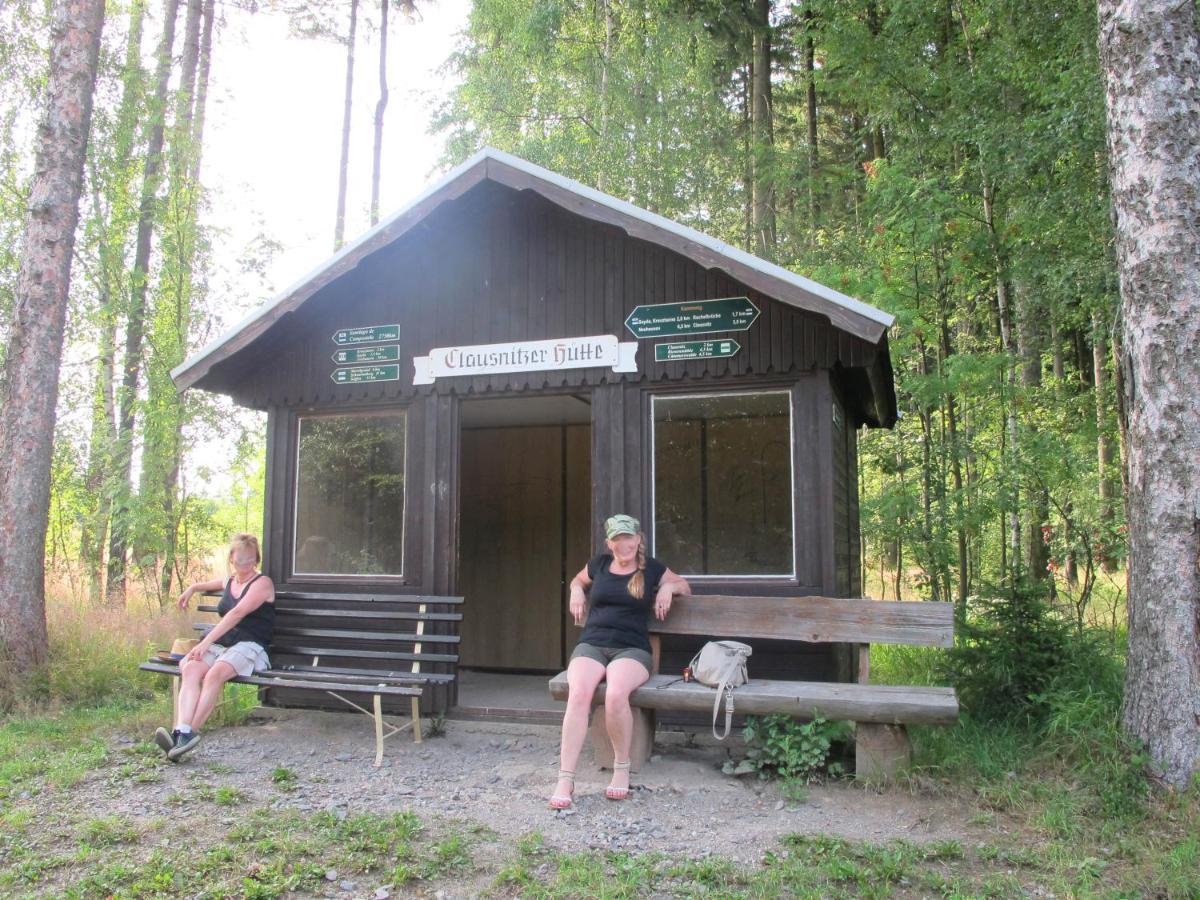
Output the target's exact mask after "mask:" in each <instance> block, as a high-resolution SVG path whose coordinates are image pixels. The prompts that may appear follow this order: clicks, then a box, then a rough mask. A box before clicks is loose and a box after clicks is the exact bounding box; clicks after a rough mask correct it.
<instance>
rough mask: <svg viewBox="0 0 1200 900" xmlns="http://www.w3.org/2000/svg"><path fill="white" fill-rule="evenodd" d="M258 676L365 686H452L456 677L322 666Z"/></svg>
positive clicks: (268, 671) (273, 669) (279, 670)
mask: <svg viewBox="0 0 1200 900" xmlns="http://www.w3.org/2000/svg"><path fill="white" fill-rule="evenodd" d="M256 674H259V675H264V676H270V677H272V678H291V677H293V676H296V677H299V678H311V679H314V680H317V681H323V680H325V681H339V680H345V681H353V682H361V683H364V684H372V683H374V682H375V681H376V680H382V681H385V682H386V681H399V682H412V683H418V682H419V683H421V684H427V683H428V684H450V683H451V682H453V681H454V676H453V675H450V674H448V673H437V672H396V671H385V670H383V669H380V670H378V671H376V670H374V669H341V668H326V667H325V666H320V667H318V668H315V669H314V668H312V667H310V666H296V667H287V666H285V667H283V668H270V669H267V670H265V671H263V672H258V673H256Z"/></svg>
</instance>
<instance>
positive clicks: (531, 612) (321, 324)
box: [173, 149, 896, 705]
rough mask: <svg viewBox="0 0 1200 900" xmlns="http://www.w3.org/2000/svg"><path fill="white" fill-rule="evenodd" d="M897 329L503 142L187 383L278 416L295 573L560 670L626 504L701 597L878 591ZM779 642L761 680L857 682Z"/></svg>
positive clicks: (277, 554)
mask: <svg viewBox="0 0 1200 900" xmlns="http://www.w3.org/2000/svg"><path fill="white" fill-rule="evenodd" d="M891 322H892V317H891V316H889V315H887V314H885V313H883V312H880V311H879V310H877V309H874V308H873V307H870V306H868V305H866V304H864V303H861V302H859V301H857V300H854V299H852V298H850V297H847V296H844V295H843V294H840V293H838V292H837V291H835V290H832V289H830V288H828V287H825V286H823V285H820V284H817V283H815V282H813V281H810V280H808V279H806V278H803V277H801V276H799V275H796V274H795V273H793V272H790V271H787V270H786V269H783V268H781V267H779V266H776V265H774V264H772V263H769V262H766V261H764V260H761V259H758V258H756V257H753V256H751V255H749V254H747V253H745V252H743V251H740V250H737V249H735V248H732V247H730V246H728V245H726V244H724V243H722V242H720V241H717V240H715V239H712V238H710V237H707V236H705V235H703V234H701V233H699V232H697V231H695V230H693V229H690V228H687V227H685V226H682V225H679V224H678V223H675V222H671V221H669V220H667V219H664V218H662V217H661V216H657V215H654V214H652V213H649V212H646V211H645V210H642V209H639V208H637V207H634V206H632V205H630V204H629V203H626V202H624V201H621V200H618V199H615V198H613V197H610V196H608V195H605V194H603V193H600V192H598V191H595V190H593V189H590V188H587V187H585V186H583V185H581V184H579V183H577V182H574V181H571V180H569V179H566V178H563V177H562V176H559V175H556V174H555V173H552V172H550V171H547V170H545V169H543V168H540V167H538V166H535V165H532V164H531V163H528V162H526V161H524V160H521V159H518V158H516V157H513V156H511V155H508V154H505V153H501V152H499V151H496V150H492V149H485V150H483V151H481V152H480V153H478V154H476V155H475V156H473V157H472V158H471V159H469V160H468V161H466V162H465V163H463V164H462V165H461V166H459V167H457V168H456V169H454V170H453V171H452V172H450V173H449V174H448V175H447V176H446V177H445V178H444V179H442V180H441V181H440V182H439V183H437V184H436V185H435V186H433V187H432V188H430V189H429V190H427V191H426V192H425V193H424V194H423V195H422V196H420V197H419V198H418V199H417V200H415V201H414V202H413V203H412V204H410V205H409V206H407V207H406V208H404V209H403V210H401V211H400V212H398V213H397V214H395V215H394V216H392V217H391V218H389V219H387V220H386V221H384V222H383V223H382V224H380V225H379V226H378V227H376V228H374V229H373V230H372V231H370V232H369V233H367V234H366V235H365V236H363V237H362V238H361V239H360V240H358V241H356V242H355V243H353V244H351V245H349V246H347V247H346V248H344V249H343V250H342V251H341V252H339V253H337V254H336V255H335V256H333V257H332V258H331V259H329V260H327V261H326V262H324V263H323V264H321V265H320V266H319V267H318V268H317V269H315V270H314V271H313V272H312V273H311V274H310V275H308V276H307V277H305V278H304V279H302V280H301V281H299V282H298V283H296V284H295V285H293V286H292V287H290V288H288V289H287V290H285V291H284V292H283V293H281V294H279V295H278V296H277V297H275V298H274V299H272V300H271V301H269V302H268V303H266V304H265V305H264V306H262V307H261V308H260V309H259V310H257V311H256V312H254V313H253V314H252V315H250V316H249V317H248V318H247V319H246V320H245V321H244V322H242V323H241V324H239V325H238V326H236V327H235V328H234V329H232V330H231V331H230V332H229V333H227V334H226V335H224V336H222V337H221V338H219V339H218V340H216V341H215V342H213V343H212V344H211V345H209V346H208V347H206V348H205V349H203V350H202V351H200V352H199V353H197V354H196V355H195V356H194V357H192V358H191V359H189V360H187V361H186V362H185V363H183V364H182V365H181V366H180V367H179V368H178V369H177V370H175V372H174V373H173V376H174V379H175V382H176V385H177V386H178V388H179V389H180V390H186V389H188V388H200V389H203V390H208V391H215V392H218V393H222V394H227V395H229V396H230V397H232V398H233V399H234V400H235V401H236V402H237V403H239V404H242V405H244V406H248V407H251V408H254V409H259V410H265V411H266V412H267V422H268V424H267V432H268V433H267V498H266V515H265V522H264V551H265V557H266V560H267V572H268V574H269V575H270V576H271V577H272V578H273V579H274V580H275V582H276V584H277V585H281V586H285V587H288V588H291V589H293V590H298V591H302V590H310V591H318V590H319V591H337V592H341V593H360V592H361V593H379V592H387V593H401V594H404V593H412V594H427V595H457V596H462V597H464V598H465V603H464V605H463V610H464V620H463V623H462V633H461V638H462V643H461V659H460V666H462V667H464V668H474V669H482V670H489V671H496V672H524V673H533V672H537V673H541V672H552V671H557V670H559V669H560V668H561V667H562V666H563V664H564V662H565V661H566V659H567V657H568V656H569V654H570V650H571V647H572V646H573V643H574V639H575V635H576V633H577V632H576V629H575V628H574V626H573V625H572V623H571V621H570V617H569V615H568V614H567V612H566V602H565V600H566V586H567V583H568V582H569V581H570V579H571V577H572V576H573V575H574V573H575V572H576V571H578V570H579V568H580V567H581V566H582V565H583V564H584V562H585V561H586V560H587V559H588V558H589V556H591V555H592V554H593V553H595V552H596V551H597V549H598V548H599V547H600V546H601V545H602V543H601V542H602V532H601V527H602V523H603V521H604V519H605V518H606V517H607V516H609V515H611V514H613V513H615V512H625V513H630V514H633V515H635V516H637V517H639V518H640V519H641V521H642V522H643V524H644V529H645V532H646V535H647V538H648V540H649V542H650V549H651V552H652V553H653V554H654V555H656V556H658V557H659V558H661V559H662V560H663V561H664V562H666V563H667V564H668V565H670V566H671V567H672V568H673V569H675V570H676V571H678V572H680V573H681V574H684V575H686V576H687V577H688V578H689V579H690V580H691V581H692V583H693V585H694V588H695V589H697V590H702V591H703V592H704V593H720V594H729V595H737V594H742V595H747V594H759V595H762V594H772V595H794V596H803V595H807V594H820V595H825V596H835V597H840V596H855V595H859V594H860V592H861V583H860V581H861V578H860V565H859V557H860V550H859V517H858V501H857V493H858V486H857V478H856V471H857V453H856V445H857V441H856V430H857V429H858V428H859V427H860V426H862V425H868V426H883V427H889V426H891V425H892V423H893V422H894V420H895V416H896V401H895V393H894V388H893V383H892V368H891V362H890V360H889V356H888V342H887V328H888V326H889V325H890V324H891ZM364 627H367V626H364ZM669 649H670V648H665V650H669ZM771 649H772V648H770V647H757V646H756V653H755V663H756V666H755V672H756V674H759V675H762V676H764V677H765V676H767V675H770V674H772V673H778V674H781V675H785V676H787V677H801V676H803V677H808V678H829V679H834V678H838V677H845V676H846V675H848V672H847V671H846V666H847V663H848V655H846V654H838V653H833V654H830V653H828V652H827V651H820V652H819V653H817V652H816V651H814V653H813V654H812V655H807V654H799V655H798V654H796V653H794V652H786V653H785V652H776V653H772V652H771ZM792 649H793V650H794V648H792ZM677 650H678V652H679V653H681V654H682V653H683V652H685V648H677ZM675 664H676V661H673V660H671V659H670V658H669V657H665V666H664V669H666V667H667V666H673V665H675ZM454 702H455V697H454V694H453V692H450V693H449V694H448V695H447V696H445V698H444V699H443V700H442V701H440V703H441V705H447V704H449V705H453V703H454Z"/></svg>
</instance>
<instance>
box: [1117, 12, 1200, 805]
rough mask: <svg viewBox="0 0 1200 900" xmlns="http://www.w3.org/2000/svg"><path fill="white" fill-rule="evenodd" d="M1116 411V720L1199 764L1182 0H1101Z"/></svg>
mask: <svg viewBox="0 0 1200 900" xmlns="http://www.w3.org/2000/svg"><path fill="white" fill-rule="evenodd" d="M1099 19H1100V57H1101V63H1102V69H1103V73H1104V81H1105V95H1106V101H1107V108H1108V147H1109V160H1110V163H1111V166H1112V197H1113V205H1114V207H1115V210H1116V217H1117V265H1118V271H1119V273H1120V279H1121V303H1122V312H1121V318H1122V325H1123V329H1122V330H1123V335H1124V353H1123V356H1122V360H1121V365H1122V368H1123V369H1124V377H1125V385H1124V388H1125V411H1126V414H1127V415H1128V418H1129V421H1128V426H1127V427H1128V435H1129V446H1128V464H1129V494H1128V497H1127V503H1128V512H1129V517H1128V521H1129V601H1128V602H1129V660H1128V665H1127V668H1126V678H1125V708H1124V714H1123V718H1124V724H1125V727H1126V728H1127V729H1128V731H1129V732H1130V733H1131V734H1132V735H1133V736H1134V737H1135V738H1137V739H1139V740H1141V741H1143V742H1144V743H1145V745H1146V747H1147V749H1148V751H1149V754H1150V756H1151V758H1152V759H1153V760H1154V761H1155V763H1156V764H1157V766H1158V767H1159V769H1160V771H1161V772H1162V774H1163V776H1164V778H1165V779H1166V781H1167V782H1168V783H1170V784H1172V785H1174V786H1176V787H1179V788H1181V789H1182V788H1184V787H1186V786H1187V785H1188V783H1189V782H1190V780H1191V778H1192V776H1193V774H1195V773H1196V772H1197V771H1198V770H1200V615H1198V609H1200V607H1198V605H1197V604H1198V603H1200V441H1198V440H1197V435H1200V430H1198V429H1197V427H1196V422H1197V419H1198V418H1200V399H1198V398H1200V194H1198V193H1197V189H1196V185H1197V183H1198V182H1200V39H1198V35H1197V28H1196V24H1197V23H1196V7H1195V5H1194V4H1192V3H1177V2H1168V0H1145V2H1141V3H1130V2H1114V0H1101V2H1100V4H1099Z"/></svg>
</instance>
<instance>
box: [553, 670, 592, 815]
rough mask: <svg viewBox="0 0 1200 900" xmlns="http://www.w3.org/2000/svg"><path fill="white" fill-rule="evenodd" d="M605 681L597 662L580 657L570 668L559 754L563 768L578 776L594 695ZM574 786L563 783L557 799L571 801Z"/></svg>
mask: <svg viewBox="0 0 1200 900" xmlns="http://www.w3.org/2000/svg"><path fill="white" fill-rule="evenodd" d="M603 680H604V666H602V665H601V664H600V663H598V662H596V660H594V659H588V658H587V657H584V656H577V657H576V658H575V659H573V660H571V664H570V665H569V666H567V685H568V687H569V690H568V693H567V711H566V712H565V713H564V714H563V725H562V749H561V751H560V753H559V767H560V768H561V769H562V770H563V771H566V772H574V771H575V764H576V763H578V762H579V751H580V750H582V749H583V741H584V738H586V737H587V729H588V716H589V714H590V713H591V710H592V695H593V694H594V693H596V685H598V684H599V683H600V682H601V681H603ZM572 789H573V785H572V784H571V782H570V781H568V780H566V779H559V782H558V785H557V786H556V787H555V788H554V795H555V796H556V797H569V796H571V791H572Z"/></svg>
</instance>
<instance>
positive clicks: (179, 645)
mask: <svg viewBox="0 0 1200 900" xmlns="http://www.w3.org/2000/svg"><path fill="white" fill-rule="evenodd" d="M198 643H200V642H199V641H198V640H196V638H178V639H177V640H176V641H175V643H173V644H172V645H171V654H172V655H176V654H178V655H179V656H186V655H187V652H188V651H189V650H191V649H192V648H193V647H195V646H196V645H197V644H198Z"/></svg>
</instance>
